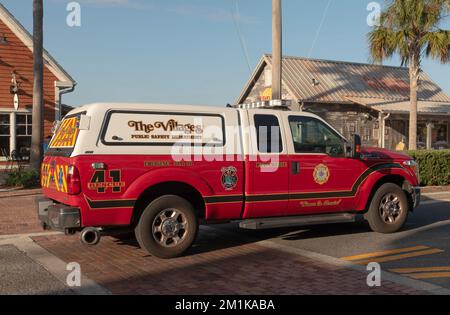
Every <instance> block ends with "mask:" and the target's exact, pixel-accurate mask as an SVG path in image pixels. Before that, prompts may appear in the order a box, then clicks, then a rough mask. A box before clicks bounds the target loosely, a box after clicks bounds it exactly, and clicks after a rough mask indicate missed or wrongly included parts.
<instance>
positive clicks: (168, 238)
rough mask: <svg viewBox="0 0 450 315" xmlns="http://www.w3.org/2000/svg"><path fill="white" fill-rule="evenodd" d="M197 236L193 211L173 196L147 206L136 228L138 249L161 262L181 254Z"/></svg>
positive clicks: (182, 200)
mask: <svg viewBox="0 0 450 315" xmlns="http://www.w3.org/2000/svg"><path fill="white" fill-rule="evenodd" d="M197 233H198V219H197V216H196V214H195V211H194V208H193V207H192V205H191V204H190V203H189V202H188V201H187V200H185V199H183V198H181V197H178V196H175V195H166V196H162V197H159V198H158V199H155V200H154V201H153V202H152V203H150V205H148V207H147V208H146V209H145V210H144V212H143V213H142V215H141V217H140V219H139V223H138V225H137V226H136V229H135V234H136V240H137V241H138V243H139V245H140V246H141V248H143V249H145V250H146V251H147V252H148V253H149V254H150V255H152V256H155V257H158V258H162V259H171V258H176V257H179V256H181V255H183V254H184V253H185V252H186V251H187V250H188V249H189V248H190V247H191V246H192V244H193V243H194V241H195V238H196V237H197Z"/></svg>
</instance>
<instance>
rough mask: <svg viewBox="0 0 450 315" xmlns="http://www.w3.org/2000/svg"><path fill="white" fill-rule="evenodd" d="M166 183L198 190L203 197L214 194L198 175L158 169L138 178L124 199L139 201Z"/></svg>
mask: <svg viewBox="0 0 450 315" xmlns="http://www.w3.org/2000/svg"><path fill="white" fill-rule="evenodd" d="M166 182H179V183H183V184H187V185H190V186H192V187H194V188H195V189H197V190H198V191H199V192H200V194H201V195H202V196H210V195H213V194H214V190H213V189H212V187H211V186H210V185H209V184H208V183H207V182H206V181H205V180H204V179H203V178H201V177H200V176H199V175H198V174H197V173H195V172H193V171H189V170H186V169H179V168H178V169H173V168H166V169H157V170H151V171H149V172H147V173H145V174H143V175H141V176H140V177H138V178H137V179H136V180H135V181H134V182H133V183H132V184H131V185H130V186H129V187H128V189H127V191H126V193H125V194H124V196H123V199H137V198H139V196H140V195H141V194H142V193H143V192H144V191H145V190H147V189H148V188H149V187H151V186H155V185H158V184H162V183H166Z"/></svg>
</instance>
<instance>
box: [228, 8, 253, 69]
mask: <svg viewBox="0 0 450 315" xmlns="http://www.w3.org/2000/svg"><path fill="white" fill-rule="evenodd" d="M231 16H232V17H233V22H234V26H235V28H236V32H237V35H238V38H239V43H240V45H241V49H242V53H243V54H244V58H245V61H246V62H247V66H248V70H249V72H250V74H251V73H252V66H251V65H250V57H249V54H248V49H247V44H246V42H245V38H244V36H243V35H242V31H241V27H240V25H239V20H240V18H241V14H240V10H239V4H238V0H235V7H234V9H233V7H232V8H231Z"/></svg>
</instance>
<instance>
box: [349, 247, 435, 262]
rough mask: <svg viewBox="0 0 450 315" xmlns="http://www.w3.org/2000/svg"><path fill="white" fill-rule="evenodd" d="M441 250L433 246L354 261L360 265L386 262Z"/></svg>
mask: <svg viewBox="0 0 450 315" xmlns="http://www.w3.org/2000/svg"><path fill="white" fill-rule="evenodd" d="M442 252H444V251H443V250H441V249H437V248H434V249H428V250H422V251H418V252H412V253H407V254H400V255H392V256H386V257H379V258H373V259H365V260H359V261H356V263H357V264H361V265H367V264H370V263H372V262H376V263H384V262H388V261H395V260H402V259H407V258H412V257H420V256H426V255H432V254H438V253H442Z"/></svg>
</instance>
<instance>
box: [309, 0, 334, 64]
mask: <svg viewBox="0 0 450 315" xmlns="http://www.w3.org/2000/svg"><path fill="white" fill-rule="evenodd" d="M332 2H333V0H328V3H327V6H326V7H325V10H324V12H323V15H322V20H321V21H320V24H319V28H318V29H317V32H316V36H315V37H314V40H313V43H312V45H311V49H310V50H309V53H308V58H310V57H311V54H312V52H313V50H314V47H315V46H316V43H317V40H318V38H319V36H320V32H321V31H322V27H323V24H324V23H325V19H326V17H327V14H328V10H329V9H330V6H331V3H332Z"/></svg>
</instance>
